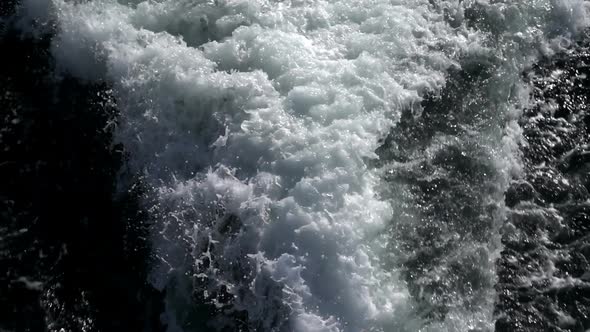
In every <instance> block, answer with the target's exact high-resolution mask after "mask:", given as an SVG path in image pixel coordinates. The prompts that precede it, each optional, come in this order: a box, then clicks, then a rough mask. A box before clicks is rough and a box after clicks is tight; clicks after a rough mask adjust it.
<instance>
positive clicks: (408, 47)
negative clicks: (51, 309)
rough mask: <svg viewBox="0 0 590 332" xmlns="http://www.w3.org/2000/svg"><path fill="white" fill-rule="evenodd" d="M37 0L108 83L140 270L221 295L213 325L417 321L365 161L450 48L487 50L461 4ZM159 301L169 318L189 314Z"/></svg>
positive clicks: (93, 74)
mask: <svg viewBox="0 0 590 332" xmlns="http://www.w3.org/2000/svg"><path fill="white" fill-rule="evenodd" d="M52 3H53V4H54V6H55V10H56V18H57V21H58V23H59V33H58V34H57V36H56V38H55V40H54V44H53V53H54V55H55V57H56V59H57V60H58V63H59V65H60V66H61V67H62V68H63V70H66V71H68V72H70V73H71V74H74V75H76V76H78V77H81V78H84V79H89V80H106V81H108V82H110V83H111V84H112V85H113V89H114V91H115V94H116V95H117V99H118V103H119V105H118V106H119V108H120V110H121V112H122V114H121V119H120V123H121V124H120V125H119V128H118V131H117V138H118V140H119V141H121V142H123V143H124V144H125V146H126V148H127V150H128V151H129V153H130V156H131V158H130V167H131V168H132V169H133V170H135V171H137V172H139V173H141V174H142V178H143V179H144V180H145V182H146V185H147V186H148V187H150V188H151V199H150V200H149V201H150V202H153V201H155V202H156V203H155V205H154V206H153V207H152V209H151V210H152V211H153V215H152V217H153V218H154V219H156V223H157V225H158V226H157V227H155V230H154V237H153V238H154V247H155V250H156V252H157V255H158V257H160V258H161V259H162V262H163V263H162V265H161V266H159V267H158V268H155V269H154V277H153V279H154V282H156V283H157V284H158V285H159V286H162V287H168V289H169V290H170V292H169V293H173V292H172V291H171V290H172V289H174V285H172V284H171V283H169V280H172V279H173V278H172V277H171V276H175V277H174V278H180V279H182V278H185V277H183V274H184V273H186V274H189V275H193V277H194V278H195V280H198V282H195V285H194V286H193V292H195V293H199V294H198V296H197V297H199V298H204V299H207V301H209V302H211V303H216V305H217V307H218V308H223V310H225V311H223V310H221V309H220V310H221V311H219V314H218V316H221V317H217V319H213V318H211V322H214V324H218V325H217V327H221V326H232V324H235V322H231V319H229V318H226V319H224V317H223V315H224V313H225V314H227V315H230V314H235V315H239V314H240V312H242V313H244V312H245V313H246V314H247V318H246V319H247V325H248V326H249V327H250V328H255V329H259V330H270V329H273V328H274V329H278V328H279V327H281V326H282V327H283V328H286V329H289V330H295V331H360V330H363V329H369V328H373V329H384V330H392V329H395V330H403V329H407V330H416V329H418V328H419V325H420V322H419V321H418V320H413V319H412V318H411V317H408V315H410V312H411V311H412V301H411V299H410V296H409V294H408V291H407V289H406V287H405V284H404V282H402V281H400V280H399V277H398V275H397V271H396V270H388V269H385V268H383V266H382V264H381V262H380V257H381V256H382V252H383V251H384V250H386V249H385V248H386V244H385V243H383V241H385V240H386V239H385V238H384V237H383V236H381V233H382V232H383V230H384V229H385V227H386V225H387V224H388V223H389V221H390V220H391V219H392V218H394V212H395V211H393V209H392V206H391V204H390V202H388V201H387V200H385V199H383V198H380V196H379V191H380V187H381V186H382V185H383V184H382V181H381V179H380V177H379V174H378V172H376V171H375V170H373V169H371V168H370V167H369V166H368V162H367V161H368V160H370V159H375V158H376V154H375V150H376V148H377V147H378V146H379V140H380V139H381V138H383V137H384V136H385V135H386V134H387V133H388V131H389V130H390V129H391V128H392V126H394V125H395V123H396V122H397V120H398V118H399V116H400V112H401V110H402V109H404V108H412V107H414V106H413V105H415V104H418V103H419V102H420V101H421V97H420V96H421V94H422V93H424V92H425V91H437V90H439V89H440V88H441V87H442V86H443V85H444V84H445V71H446V69H447V68H449V67H450V66H457V65H458V63H457V59H458V56H459V55H467V56H469V55H472V56H474V57H475V56H477V54H479V53H485V52H487V51H488V50H489V48H486V47H483V46H482V45H483V43H484V41H486V39H487V38H488V33H487V32H481V31H477V30H475V29H471V28H467V27H466V26H465V24H464V16H465V15H466V14H465V13H464V10H463V6H464V5H461V3H460V2H458V1H452V2H441V3H439V2H436V1H435V2H433V1H427V0H397V1H385V0H347V1H338V2H329V1H320V0H286V1H277V2H275V1H267V0H257V1H243V0H216V1H177V0H174V1H172V0H162V1H114V0H96V1H91V2H67V1H64V0H54V1H53V2H52ZM547 3H549V2H547ZM558 4H559V5H562V7H563V8H562V7H559V6H554V8H558V7H559V8H560V9H559V10H558V11H557V12H555V11H552V13H553V12H555V13H557V14H555V15H557V17H558V20H560V21H567V22H569V27H570V29H574V30H575V29H578V28H579V26H580V23H579V22H580V21H585V19H586V18H585V16H584V15H585V14H584V15H582V14H577V13H573V12H572V11H571V10H569V9H568V8H573V7H571V6H581V7H583V6H585V4H584V3H582V2H581V1H578V2H576V3H575V4H566V3H565V2H563V3H561V2H560V3H558ZM465 6H466V5H465ZM502 6H504V4H502V5H497V4H496V5H492V4H487V3H486V4H484V7H485V10H487V11H489V12H497V19H498V20H501V21H502V20H504V21H502V22H511V23H512V24H518V22H517V21H518V19H517V20H510V18H509V16H510V15H513V16H514V17H519V15H524V14H526V12H525V11H526V10H528V9H529V8H533V7H531V6H529V7H527V6H520V7H519V5H517V4H505V6H509V7H510V8H514V10H512V9H511V10H512V11H510V10H505V8H503V7H502ZM31 8H33V7H31ZM534 8H536V7H534ZM511 13H512V14H511ZM560 13H561V14H560ZM449 15H450V16H449ZM490 16H493V15H490ZM507 17H508V18H507ZM535 17H536V16H535ZM533 21H534V22H537V21H535V20H533ZM497 27H498V26H497ZM527 28H528V27H527ZM531 29H536V28H535V27H533V26H531ZM517 30H518V29H517ZM519 32H522V31H520V30H519ZM532 35H533V34H526V35H524V34H521V35H518V36H516V35H514V36H515V37H514V38H521V39H522V38H524V39H526V38H529V39H534V36H532ZM531 36H532V37H531ZM501 45H506V44H501ZM519 45H520V44H519ZM522 45H524V43H523V44H522ZM482 50H483V51H482ZM501 52H506V53H507V54H506V56H511V55H510V52H509V51H508V49H502V50H501ZM500 167H503V166H500ZM187 252H188V253H190V255H189V257H190V259H189V261H190V262H189V263H187V261H186V256H185V254H186V253H187ZM169 277H170V279H169ZM185 279H186V278H185ZM185 284H190V283H189V282H185ZM178 287H180V286H178ZM211 294H217V295H216V296H213V295H211ZM187 296H188V295H187ZM227 298H230V300H227ZM173 301H174V300H173V299H172V295H170V297H169V305H168V307H169V308H177V307H178V306H176V305H174V304H173V303H172V302H173ZM224 301H225V302H224ZM170 310H171V312H169V313H168V315H169V321H170V322H173V324H172V323H171V326H172V325H178V326H179V327H183V328H188V327H187V326H188V324H187V321H188V320H190V319H189V318H186V317H184V318H183V317H182V315H180V314H179V313H178V309H174V312H172V311H173V310H172V309H170ZM456 319H459V318H456ZM458 326H459V325H458ZM460 326H464V325H460Z"/></svg>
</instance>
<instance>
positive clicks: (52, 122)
mask: <svg viewBox="0 0 590 332" xmlns="http://www.w3.org/2000/svg"><path fill="white" fill-rule="evenodd" d="M2 6H3V8H2V10H3V14H6V13H7V12H9V9H10V3H7V2H2ZM49 41H50V36H49V35H48V36H45V37H43V38H40V39H35V40H34V39H31V38H30V37H21V35H20V33H19V32H17V31H13V30H11V27H10V24H7V26H5V27H4V29H3V31H2V34H1V35H0V49H2V52H1V55H0V109H1V111H2V115H1V116H0V142H1V143H0V146H1V149H0V183H1V185H0V271H1V273H0V330H2V331H45V330H50V331H59V330H61V329H64V330H65V331H153V330H158V328H159V325H160V323H159V313H160V312H161V310H162V308H161V305H160V295H159V294H158V293H157V292H156V291H155V290H154V289H152V288H151V286H149V285H148V284H147V281H146V266H147V264H148V263H149V261H150V258H149V252H150V249H149V247H148V245H147V243H146V236H147V231H146V229H147V225H146V224H145V222H144V220H145V218H144V217H143V215H142V211H140V210H139V209H138V206H137V204H136V197H137V196H138V195H139V194H140V190H139V189H138V188H136V189H133V188H123V189H121V188H118V189H117V188H116V183H117V181H116V179H117V175H118V174H119V173H120V172H124V171H125V170H124V167H123V165H124V160H125V154H124V151H122V148H121V147H120V146H117V145H113V144H112V132H111V128H112V126H109V125H108V123H109V121H114V120H116V115H117V111H116V109H115V108H114V107H113V106H112V105H113V104H112V102H111V101H110V97H109V90H108V87H107V86H105V85H101V84H86V83H83V82H80V81H77V80H75V79H72V78H70V77H59V78H58V77H54V75H53V66H54V64H53V62H52V57H51V55H50V54H49V49H48V46H49Z"/></svg>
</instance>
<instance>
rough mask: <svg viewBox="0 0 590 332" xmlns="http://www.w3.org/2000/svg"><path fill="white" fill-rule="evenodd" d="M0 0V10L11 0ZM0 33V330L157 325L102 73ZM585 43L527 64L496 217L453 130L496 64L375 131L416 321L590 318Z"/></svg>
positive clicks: (575, 326) (582, 324) (491, 174)
mask: <svg viewBox="0 0 590 332" xmlns="http://www.w3.org/2000/svg"><path fill="white" fill-rule="evenodd" d="M0 6H1V7H0V9H1V11H2V15H3V17H8V16H10V15H11V11H12V10H13V6H14V3H13V2H3V3H2V4H0ZM1 31H2V32H1V33H2V34H1V35H0V49H1V50H3V51H2V52H1V53H0V54H1V55H0V57H2V58H1V59H0V109H1V110H2V116H1V117H0V142H1V144H0V147H1V148H2V149H1V150H0V183H1V186H0V218H1V219H0V271H2V272H3V273H1V274H0V329H2V330H7V331H46V330H50V331H59V330H60V329H62V328H63V329H64V330H66V331H158V330H165V326H163V325H164V324H163V323H162V322H161V320H160V315H161V313H162V312H163V310H164V308H163V300H162V298H163V296H164V295H163V294H161V293H159V292H158V291H156V290H155V289H154V288H153V287H152V286H151V285H149V284H148V283H147V274H148V272H149V271H148V268H149V266H150V262H151V261H152V260H153V259H154V258H153V257H152V256H153V255H152V250H151V248H150V246H149V242H148V241H147V237H148V228H149V226H150V225H149V224H148V222H147V220H148V218H147V217H146V215H145V212H144V211H142V210H141V208H140V205H139V203H138V200H139V197H141V195H142V191H141V185H138V183H135V182H133V181H132V183H128V184H125V183H123V184H121V182H120V181H118V179H119V178H120V174H121V173H125V172H128V171H127V169H126V167H125V161H126V154H125V151H124V150H123V148H122V147H121V146H119V145H115V144H113V138H112V135H113V132H112V130H113V126H111V125H109V124H110V123H111V122H113V121H117V110H116V108H115V107H114V101H113V100H112V99H113V97H112V96H111V93H110V89H109V87H108V85H106V84H97V83H92V84H90V83H86V82H81V81H79V80H76V79H74V78H71V77H55V76H54V63H53V61H52V57H51V55H50V52H49V48H48V47H49V42H50V38H51V36H50V35H47V36H45V37H43V38H37V39H32V38H30V37H26V36H24V37H23V36H21V35H20V33H19V32H16V31H15V30H12V28H11V26H10V23H6V24H4V26H3V27H2V29H1ZM589 41H590V39H589V38H588V37H586V36H583V37H582V38H581V39H580V41H579V42H578V43H576V44H574V45H572V46H571V47H570V48H569V49H568V50H567V51H565V52H563V53H562V54H559V55H557V56H555V57H554V58H552V59H551V60H549V59H546V60H541V61H540V62H539V63H537V64H536V65H535V66H534V68H533V69H532V70H531V71H530V72H526V73H523V75H524V77H525V78H526V79H527V80H529V81H530V82H532V83H533V86H534V90H533V91H532V93H533V97H534V100H535V103H533V106H532V107H530V108H527V109H525V110H524V111H523V115H522V117H521V118H520V120H519V123H520V126H521V127H522V128H523V130H524V139H525V140H524V142H523V144H521V146H520V147H519V148H520V153H521V156H522V160H523V164H524V169H525V172H524V174H525V176H524V178H523V179H518V180H514V181H513V182H512V183H511V185H510V187H509V189H508V190H507V191H506V193H505V203H506V205H507V206H508V207H509V208H510V209H509V213H508V215H507V216H505V218H504V217H503V216H499V215H498V213H499V212H498V209H499V208H498V207H497V206H495V205H493V204H490V203H489V201H490V200H488V199H487V198H489V197H491V196H493V195H494V188H495V185H496V182H497V181H498V178H499V177H500V175H499V174H496V173H495V172H496V170H495V169H494V168H492V167H490V163H489V162H487V161H489V160H490V159H491V158H492V157H491V155H490V154H491V151H489V150H488V149H487V147H486V146H485V144H483V143H478V140H477V139H475V138H473V137H471V136H473V135H476V134H477V133H476V134H474V133H473V132H472V131H467V130H464V128H466V127H470V128H479V129H481V130H485V128H488V127H493V124H491V123H490V122H494V121H500V120H499V119H495V118H493V117H484V118H485V119H484V120H482V118H480V117H477V116H474V114H481V112H483V110H485V109H487V108H488V107H489V105H488V104H486V100H485V98H483V97H482V96H483V95H485V90H486V89H488V88H490V86H492V84H491V83H490V73H491V68H492V67H493V64H486V63H475V64H469V63H465V64H463V66H462V69H461V70H451V71H450V73H449V77H448V82H449V83H448V84H447V86H446V87H445V89H444V90H443V91H442V92H441V93H440V94H437V95H429V96H427V98H425V100H424V102H423V103H422V105H421V106H422V111H421V113H420V114H414V113H412V112H411V111H407V112H406V113H405V114H404V115H403V118H402V121H401V123H400V125H399V127H398V128H397V129H398V130H396V131H395V132H394V133H392V134H391V135H390V136H389V137H388V138H387V139H386V140H385V141H384V142H383V146H382V147H381V148H380V150H379V151H378V152H379V154H380V155H381V156H382V157H383V159H386V160H393V161H395V162H396V165H397V166H396V167H395V168H393V169H392V170H391V172H389V173H387V174H388V175H387V176H388V178H387V180H388V181H391V182H392V183H395V184H396V186H403V187H404V188H406V189H407V190H406V192H408V193H410V195H409V197H408V201H410V200H411V201H412V204H415V205H416V206H419V207H420V209H419V210H420V211H419V214H420V215H421V216H422V217H423V218H422V219H420V223H418V224H416V223H415V221H416V220H414V219H412V220H408V221H407V224H404V222H403V221H402V222H401V223H400V224H398V225H396V226H399V227H401V229H402V230H405V231H401V232H400V231H399V229H398V231H396V232H392V235H391V236H392V241H391V242H392V243H396V244H401V247H400V248H392V249H391V250H392V251H395V252H397V253H401V254H402V255H401V257H403V258H404V259H403V261H401V262H400V261H396V262H392V263H391V264H400V266H401V267H402V271H403V273H402V274H403V278H404V280H405V281H406V282H407V283H408V286H409V290H410V294H411V295H412V297H413V298H415V299H416V301H417V303H418V305H419V307H420V308H419V310H420V312H421V315H422V317H423V318H424V319H427V320H432V321H437V320H442V319H444V318H445V317H446V316H448V315H449V313H450V312H453V311H454V310H459V311H460V312H466V313H469V312H472V311H473V312H475V311H477V309H478V306H479V305H480V304H482V303H486V302H487V301H494V303H495V316H496V318H497V321H496V325H495V328H496V330H497V331H585V330H586V329H588V328H590V316H589V315H590V283H589V282H590V261H589V260H590V200H589V198H590V193H589V191H590V173H589V172H590V166H589V165H588V163H589V162H590V150H589V149H590V147H589V146H588V144H589V143H590V142H588V141H589V140H590V137H589V135H588V134H589V133H588V129H589V127H588V126H589V125H590V115H589V114H588V112H587V108H588V106H587V105H588V101H587V100H586V99H587V98H588V92H589V91H590V90H589V88H590V81H588V80H589V79H590V78H588V75H590V48H589V46H588V45H589ZM5 50H9V51H5ZM473 100H476V101H477V102H476V103H475V104H473V103H472V101H473ZM466 104H469V107H465V105H466ZM449 137H454V138H455V139H449ZM428 149H434V150H435V152H436V153H434V154H432V155H426V154H425V153H424V151H425V150H428ZM410 162H411V163H410ZM416 165H419V166H420V167H416ZM127 177H128V178H133V176H132V175H131V176H129V174H128V176H127ZM498 218H503V219H502V220H501V224H499V225H498V223H497V220H498ZM474 219H478V222H477V223H474V222H473V220H474ZM410 222H411V223H412V224H411V225H410V224H409V223H410ZM404 227H405V228H404ZM495 228H498V231H499V234H501V243H502V245H503V250H502V252H501V257H499V258H498V259H497V261H496V265H497V269H496V272H497V275H496V276H493V275H489V270H486V269H484V268H483V267H485V264H482V263H481V262H484V261H489V260H490V259H494V258H491V257H488V250H485V248H488V247H489V246H490V239H489V234H490V233H493V231H492V230H494V229H495ZM441 230H442V231H441ZM451 235H452V236H451ZM465 243H469V246H466V245H465ZM492 243H493V241H492ZM492 285H493V286H494V287H495V289H496V292H497V294H498V295H497V298H490V293H489V289H490V286H492ZM492 296H493V294H492ZM199 322H200V321H199Z"/></svg>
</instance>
